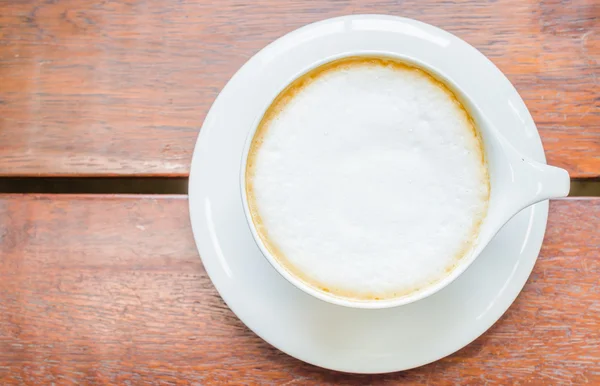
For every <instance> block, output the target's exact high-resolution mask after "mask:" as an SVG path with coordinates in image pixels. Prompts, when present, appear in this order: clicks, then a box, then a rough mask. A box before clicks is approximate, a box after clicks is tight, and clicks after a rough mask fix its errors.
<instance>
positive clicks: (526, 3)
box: [0, 0, 600, 177]
mask: <svg viewBox="0 0 600 386" xmlns="http://www.w3.org/2000/svg"><path fill="white" fill-rule="evenodd" d="M358 13H387V14H392V15H401V16H406V17H412V18H416V19H420V20H422V21H425V22H428V23H431V24H435V25H438V26H440V27H442V28H444V29H447V30H448V31H450V32H452V33H454V34H456V35H458V36H459V37H461V38H463V39H465V40H466V41H468V42H469V43H471V44H472V45H474V46H475V47H477V48H478V49H480V50H481V51H483V52H484V53H485V54H486V55H488V56H489V57H490V58H491V59H492V61H494V62H495V63H496V65H498V66H499V67H500V69H501V70H502V71H504V72H505V73H506V75H507V76H508V78H509V79H510V80H511V81H512V82H513V83H514V84H515V85H516V87H517V89H518V90H519V92H520V93H521V95H522V96H523V98H524V99H525V102H526V103H527V105H528V106H529V108H530V109H531V112H532V115H533V117H534V119H535V121H536V122H537V124H538V128H539V130H540V132H541V135H542V137H543V141H544V145H545V147H546V151H547V156H548V159H549V162H550V163H553V164H555V165H557V166H561V167H565V168H567V169H568V170H569V171H570V173H571V175H572V176H573V177H596V176H600V84H599V83H598V78H599V77H600V3H599V2H598V1H597V0H573V1H564V0H542V1H540V0H498V1H489V2H481V1H479V0H459V1H444V2H442V3H440V2H439V1H437V0H406V1H398V0H374V1H366V0H365V1H345V0H342V1H335V2H330V1H324V0H322V1H317V2H307V1H301V0H292V1H281V0H275V1H269V0H261V1H248V0H246V1H212V2H210V1H206V0H187V1H165V0H122V1H114V0H104V1H95V0H22V1H17V2H15V1H11V0H0V144H2V145H1V146H0V159H2V163H0V175H4V176H35V175H46V176H50V175H72V176H73V175H79V176H80V175H96V176H98V175H124V176H126V175H146V176H152V175H154V176H158V175H160V176H186V175H187V174H188V171H189V164H190V158H191V153H192V150H193V145H194V141H195V138H196V135H197V133H198V130H199V128H200V126H201V124H202V121H203V119H204V116H205V115H206V113H207V111H208V109H209V107H210V105H211V103H212V102H213V100H214V98H215V97H216V95H217V93H218V92H219V90H220V89H221V88H222V87H223V86H224V84H225V83H226V81H227V80H228V79H229V78H230V77H231V76H232V75H233V73H234V72H235V71H236V70H237V69H238V68H239V67H240V66H241V65H242V64H243V63H244V62H245V61H246V60H247V59H248V58H249V57H250V56H251V55H253V54H254V53H256V52H257V51H258V50H259V49H260V48H262V47H263V46H265V45H266V44H268V43H269V42H271V41H272V40H273V39H275V38H277V37H279V36H281V35H283V34H285V33H287V32H289V31H291V30H293V29H295V28H298V27H300V26H302V25H304V24H306V23H310V22H313V21H316V20H320V19H324V18H328V17H332V16H338V15H344V14H358Z"/></svg>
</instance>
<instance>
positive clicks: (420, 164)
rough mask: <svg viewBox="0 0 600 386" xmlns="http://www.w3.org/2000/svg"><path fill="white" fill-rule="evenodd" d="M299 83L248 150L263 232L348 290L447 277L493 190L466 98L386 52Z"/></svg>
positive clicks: (341, 291)
mask: <svg viewBox="0 0 600 386" xmlns="http://www.w3.org/2000/svg"><path fill="white" fill-rule="evenodd" d="M302 83H303V84H302ZM299 84H302V86H301V87H300V86H298V85H299ZM297 86H298V87H297V89H293V88H292V89H291V90H288V91H287V94H286V98H280V99H279V101H278V102H276V103H275V105H274V106H272V107H271V110H270V112H268V113H267V115H266V116H265V118H264V119H263V122H262V123H261V126H260V127H259V130H258V131H257V134H256V135H255V138H254V140H253V144H252V146H251V151H250V155H249V157H250V158H249V160H250V161H249V165H251V166H249V168H248V170H247V171H246V173H247V174H246V176H247V181H248V182H247V193H248V198H249V202H250V204H251V207H252V208H253V215H252V217H253V221H254V223H255V225H257V227H258V229H259V233H261V238H262V239H263V242H264V243H265V244H266V245H267V247H268V248H269V249H270V250H271V251H272V253H273V254H274V255H275V257H276V258H277V259H278V260H279V261H280V262H281V263H282V264H283V265H284V266H285V267H286V268H287V269H288V270H289V271H291V272H292V273H293V274H294V275H296V276H297V277H299V278H300V279H302V280H304V281H305V282H307V283H309V284H311V285H313V286H315V287H317V288H320V289H322V290H325V291H328V292H331V293H333V294H335V295H338V296H341V297H349V298H353V299H387V298H393V297H398V296H402V295H405V294H408V293H411V292H413V291H415V290H419V289H422V288H424V287H426V286H427V285H428V284H431V283H433V282H435V281H437V280H439V279H441V278H443V277H444V276H446V275H447V274H448V273H449V272H450V271H451V269H452V268H453V266H454V265H455V264H456V262H457V260H458V259H460V258H461V257H462V256H463V255H464V254H465V253H466V252H467V251H468V250H469V249H470V247H471V245H472V243H473V241H474V240H475V238H476V237H477V233H478V229H479V223H480V222H481V220H482V219H483V217H484V216H485V213H486V211H487V202H488V197H489V178H488V175H487V168H486V165H485V162H484V160H483V156H482V150H481V142H480V140H479V138H478V136H477V134H476V130H475V128H474V127H473V124H472V122H471V120H470V119H469V117H468V115H467V114H466V113H465V111H464V110H463V108H462V106H461V105H460V103H459V102H458V101H456V99H455V98H454V96H453V95H452V93H451V92H450V91H449V90H448V89H446V88H445V87H444V86H443V85H441V84H440V83H439V82H437V81H436V80H434V79H433V78H432V77H431V76H429V75H428V74H426V73H424V72H423V71H421V70H418V69H415V68H412V67H408V66H405V65H402V64H399V63H395V62H390V61H386V60H380V59H372V60H365V59H364V58H363V59H353V60H350V59H349V60H346V61H345V62H340V65H339V66H330V67H329V68H328V69H326V70H323V71H320V72H315V73H314V74H313V76H312V77H305V78H304V79H301V81H298V82H297Z"/></svg>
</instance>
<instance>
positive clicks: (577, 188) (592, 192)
mask: <svg viewBox="0 0 600 386" xmlns="http://www.w3.org/2000/svg"><path fill="white" fill-rule="evenodd" d="M187 192H188V179H187V178H185V177H0V194H4V193H9V194H10V193H24V194H26V193H49V194H187ZM569 197H600V177H599V178H585V179H573V180H572V181H571V193H570V194H569Z"/></svg>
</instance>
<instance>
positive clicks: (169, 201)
mask: <svg viewBox="0 0 600 386" xmlns="http://www.w3.org/2000/svg"><path fill="white" fill-rule="evenodd" d="M599 218H600V199H578V200H576V199H571V200H564V201H556V202H553V203H552V204H551V212H550V219H549V225H548V231H547V234H546V239H545V242H544V247H543V249H542V252H541V257H540V259H539V261H538V263H537V265H536V267H535V269H534V272H533V275H532V276H531V278H530V280H529V282H528V284H527V285H526V287H525V289H524V291H523V293H522V294H521V295H520V296H519V298H518V299H517V301H516V302H515V304H513V306H512V307H511V308H510V309H509V311H508V312H507V313H506V314H505V315H504V316H503V317H502V318H501V319H500V321H499V322H498V323H496V325H494V326H493V327H492V328H491V329H490V330H489V331H488V332H487V333H485V334H484V335H483V336H482V337H480V338H479V339H477V340H476V341H475V342H473V343H472V344H470V345H469V346H467V347H466V348H464V349H462V350H460V351H459V352H457V353H455V354H454V355H451V356H450V357H448V358H445V359H443V360H441V361H438V362H436V363H433V364H430V365H428V366H424V367H422V368H418V369H414V370H410V371H407V372H403V373H396V374H389V375H381V376H353V375H348V374H341V373H335V372H332V371H327V370H323V369H319V368H316V367H314V366H311V365H307V364H304V363H302V362H300V361H298V360H296V359H293V358H291V357H288V356H287V355H285V354H283V353H281V352H279V351H278V350H276V349H274V348H272V347H271V346H269V345H268V344H267V343H265V342H263V341H262V340H261V339H259V338H258V337H256V336H255V335H254V334H253V333H251V332H250V331H249V330H248V329H247V328H246V327H245V326H244V325H243V324H242V323H241V322H240V321H239V320H238V319H237V318H236V317H235V316H234V315H233V313H232V312H231V311H230V310H229V309H228V308H227V307H226V305H225V304H224V303H223V301H222V300H221V299H220V297H219V296H218V294H217V292H216V290H215V289H214V287H213V286H212V284H211V282H210V281H209V279H208V277H207V275H206V273H205V271H204V269H203V267H202V263H201V261H200V259H199V257H198V255H197V252H196V248H195V246H194V241H193V239H192V234H191V230H190V225H189V219H188V207H187V200H186V197H185V196H145V197H140V196H137V197H136V196H129V197H127V196H114V197H106V196H52V195H48V196H21V195H5V196H0V223H1V224H2V227H1V228H0V256H1V259H0V383H1V384H23V383H25V384H42V383H44V384H50V383H52V382H56V383H60V384H63V383H77V384H80V383H108V384H127V382H130V383H131V384H141V383H145V382H149V383H152V384H156V383H159V382H162V383H164V384H171V383H172V384H187V383H193V382H197V384H208V383H211V382H214V383H217V382H218V383H223V382H226V381H232V382H234V381H235V382H236V383H238V384H244V383H263V384H264V383H269V382H270V383H277V384H280V383H284V382H289V383H291V384H294V383H296V384H303V385H304V384H329V383H344V384H348V383H352V384H354V383H356V384H368V383H383V384H397V383H398V382H399V381H412V382H414V383H415V384H427V383H429V382H433V381H435V383H440V384H448V385H453V384H483V383H486V382H489V383H490V384H513V383H514V382H515V381H517V380H519V381H521V382H523V383H532V384H569V383H573V384H583V383H586V382H589V383H590V384H600V284H599V281H598V277H600V259H599V258H600V256H599V250H600V233H598V219H599Z"/></svg>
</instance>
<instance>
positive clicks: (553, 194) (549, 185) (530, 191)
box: [502, 139, 571, 213]
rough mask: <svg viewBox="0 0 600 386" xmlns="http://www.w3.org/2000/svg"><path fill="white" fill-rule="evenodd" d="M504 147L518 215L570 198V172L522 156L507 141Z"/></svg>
mask: <svg viewBox="0 0 600 386" xmlns="http://www.w3.org/2000/svg"><path fill="white" fill-rule="evenodd" d="M502 142H503V143H502V147H503V148H504V152H505V154H506V156H507V158H508V161H509V165H510V166H509V168H510V169H509V173H507V177H508V179H509V186H510V190H511V193H512V194H511V196H512V197H511V199H512V203H513V205H515V206H516V207H515V208H514V210H515V213H516V212H518V211H520V210H521V209H524V208H526V207H528V206H530V205H533V204H535V203H537V202H540V201H544V200H547V199H550V198H560V197H566V196H567V195H568V194H569V190H570V186H571V181H570V178H569V173H568V172H567V171H566V170H564V169H561V168H558V167H555V166H550V165H546V164H544V163H541V162H537V161H534V160H533V159H531V158H529V157H527V156H524V155H522V154H521V153H519V152H518V151H517V149H515V148H514V146H513V145H512V144H510V143H508V141H506V139H504V140H503V141H502Z"/></svg>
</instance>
